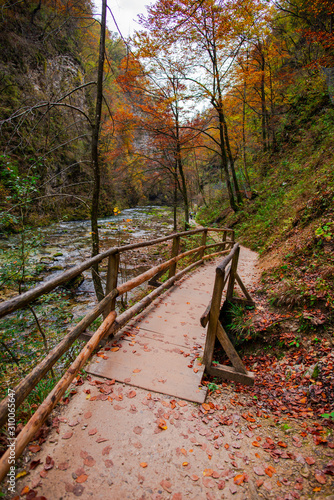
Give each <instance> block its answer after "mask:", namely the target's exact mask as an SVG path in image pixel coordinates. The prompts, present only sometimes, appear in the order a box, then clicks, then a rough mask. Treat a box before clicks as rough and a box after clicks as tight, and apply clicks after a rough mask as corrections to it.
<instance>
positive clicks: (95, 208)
mask: <svg viewBox="0 0 334 500" xmlns="http://www.w3.org/2000/svg"><path fill="white" fill-rule="evenodd" d="M106 17H107V0H102V19H101V34H100V50H99V61H98V74H97V90H96V106H95V120H94V125H93V131H92V152H91V158H92V167H93V172H94V187H93V198H92V209H91V226H92V256H94V255H97V254H98V253H99V251H100V243H99V230H98V223H97V219H98V213H99V197H100V165H99V136H100V127H101V111H102V98H103V66H104V55H105V54H104V52H105V38H106ZM92 277H93V283H94V288H95V293H96V297H97V299H98V300H99V301H101V300H102V299H103V297H104V292H103V287H102V283H101V278H100V275H99V266H98V264H96V265H94V266H93V267H92Z"/></svg>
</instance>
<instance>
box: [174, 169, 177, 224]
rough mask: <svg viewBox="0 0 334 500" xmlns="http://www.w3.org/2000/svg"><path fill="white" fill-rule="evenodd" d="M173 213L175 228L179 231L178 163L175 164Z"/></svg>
mask: <svg viewBox="0 0 334 500" xmlns="http://www.w3.org/2000/svg"><path fill="white" fill-rule="evenodd" d="M173 205H174V206H173V215H174V228H173V230H174V231H175V232H176V231H177V165H176V164H175V172H174V204H173Z"/></svg>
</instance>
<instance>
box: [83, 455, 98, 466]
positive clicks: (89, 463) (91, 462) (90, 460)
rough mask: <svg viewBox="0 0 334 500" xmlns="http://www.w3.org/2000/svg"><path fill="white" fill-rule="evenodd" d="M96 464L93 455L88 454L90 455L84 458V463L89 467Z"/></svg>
mask: <svg viewBox="0 0 334 500" xmlns="http://www.w3.org/2000/svg"><path fill="white" fill-rule="evenodd" d="M95 464H96V462H95V460H94V458H93V457H91V456H90V455H88V457H87V458H85V460H84V465H86V466H87V467H93V466H94V465H95Z"/></svg>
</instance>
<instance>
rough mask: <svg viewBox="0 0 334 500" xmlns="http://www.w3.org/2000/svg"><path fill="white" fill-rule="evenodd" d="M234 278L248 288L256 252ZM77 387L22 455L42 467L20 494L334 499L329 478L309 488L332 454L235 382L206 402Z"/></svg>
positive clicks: (119, 387)
mask: <svg viewBox="0 0 334 500" xmlns="http://www.w3.org/2000/svg"><path fill="white" fill-rule="evenodd" d="M212 266H215V264H212ZM239 272H240V275H241V276H242V279H243V281H244V283H245V285H246V286H247V288H248V289H250V290H251V289H252V286H253V284H254V283H255V282H256V280H258V278H259V268H258V266H257V255H256V254H255V253H254V252H251V251H250V250H248V249H245V248H242V251H241V256H240V268H239ZM202 312H203V311H202V310H200V311H199V312H198V316H199V317H200V315H201V313H202ZM172 369H173V367H171V370H172ZM75 389H76V391H77V394H76V395H75V396H73V397H72V398H71V400H70V402H69V404H68V405H66V406H65V405H64V406H63V407H60V409H58V416H57V417H56V416H54V418H53V423H52V425H53V429H52V430H51V432H50V433H49V435H48V437H47V439H46V442H45V443H44V444H43V445H42V447H41V451H39V452H37V453H32V452H31V451H29V452H28V453H27V455H26V461H27V464H26V470H27V471H29V467H30V466H31V464H33V465H36V461H40V463H39V464H38V465H37V466H36V468H34V469H32V470H30V473H29V475H27V476H25V477H24V478H22V479H21V480H19V481H18V484H17V491H18V493H20V492H21V491H22V489H23V488H24V487H25V486H28V487H29V488H30V489H32V490H34V491H36V494H37V496H41V495H43V496H44V497H45V498H47V499H48V500H53V499H59V500H60V499H74V498H76V497H81V498H82V499H89V498H94V499H101V500H104V499H108V500H109V499H112V500H118V499H119V500H121V499H132V500H137V499H138V500H139V499H142V500H146V499H150V500H165V499H172V500H181V499H191V500H198V499H200V500H201V499H203V500H204V499H208V500H213V499H224V498H225V499H228V498H233V499H236V500H241V499H244V500H248V499H254V500H256V499H258V498H273V499H286V500H290V499H294V498H297V499H298V498H300V499H308V498H319V499H322V498H328V499H330V500H333V499H334V496H333V495H331V481H330V480H329V478H330V476H328V477H327V482H326V484H325V485H322V484H320V483H314V481H313V479H312V481H310V471H311V469H312V478H313V477H314V476H313V469H314V468H319V469H321V467H322V466H323V460H325V459H327V462H328V460H329V459H330V458H328V457H331V458H332V459H333V453H332V452H333V450H328V451H327V452H325V455H326V453H327V456H325V457H324V456H323V454H322V455H321V454H320V451H319V450H318V449H316V450H315V449H313V444H312V436H308V435H306V436H304V437H301V431H302V430H303V429H304V430H305V428H302V427H300V426H299V424H297V423H291V422H287V421H285V422H283V423H280V424H279V425H278V424H277V422H276V423H275V422H274V416H272V415H270V414H269V413H265V412H261V411H257V410H254V407H253V405H252V400H251V396H248V395H247V394H240V393H238V392H237V389H236V388H235V386H234V385H233V384H229V385H228V384H225V383H224V384H222V388H221V391H220V393H217V392H215V393H214V395H212V396H209V397H208V398H207V400H206V403H204V404H203V405H199V404H196V403H190V402H186V401H183V400H179V399H176V398H173V397H170V396H164V395H162V394H157V393H153V392H151V393H150V392H148V391H146V390H143V389H139V388H134V387H131V386H128V385H126V384H121V383H117V382H116V383H114V384H113V383H112V382H110V381H105V380H103V379H99V378H98V377H91V380H86V381H85V382H84V383H83V384H82V385H77V386H75ZM111 390H112V392H111ZM256 411H257V413H256ZM276 420H277V419H276ZM288 423H289V426H287V425H286V424H288ZM304 434H305V432H304ZM322 453H323V452H322ZM48 457H49V458H48ZM32 461H33V462H32ZM32 495H33V494H32ZM330 495H331V496H330ZM22 498H26V497H22ZM30 498H33V496H31V497H30Z"/></svg>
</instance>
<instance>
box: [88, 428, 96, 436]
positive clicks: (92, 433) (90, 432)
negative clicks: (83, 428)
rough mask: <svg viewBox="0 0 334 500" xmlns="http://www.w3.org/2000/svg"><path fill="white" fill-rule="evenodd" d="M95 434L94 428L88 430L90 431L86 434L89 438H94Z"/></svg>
mask: <svg viewBox="0 0 334 500" xmlns="http://www.w3.org/2000/svg"><path fill="white" fill-rule="evenodd" d="M96 433H97V428H96V427H94V429H90V430H89V431H88V434H89V435H90V436H94V435H95V434H96Z"/></svg>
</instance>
